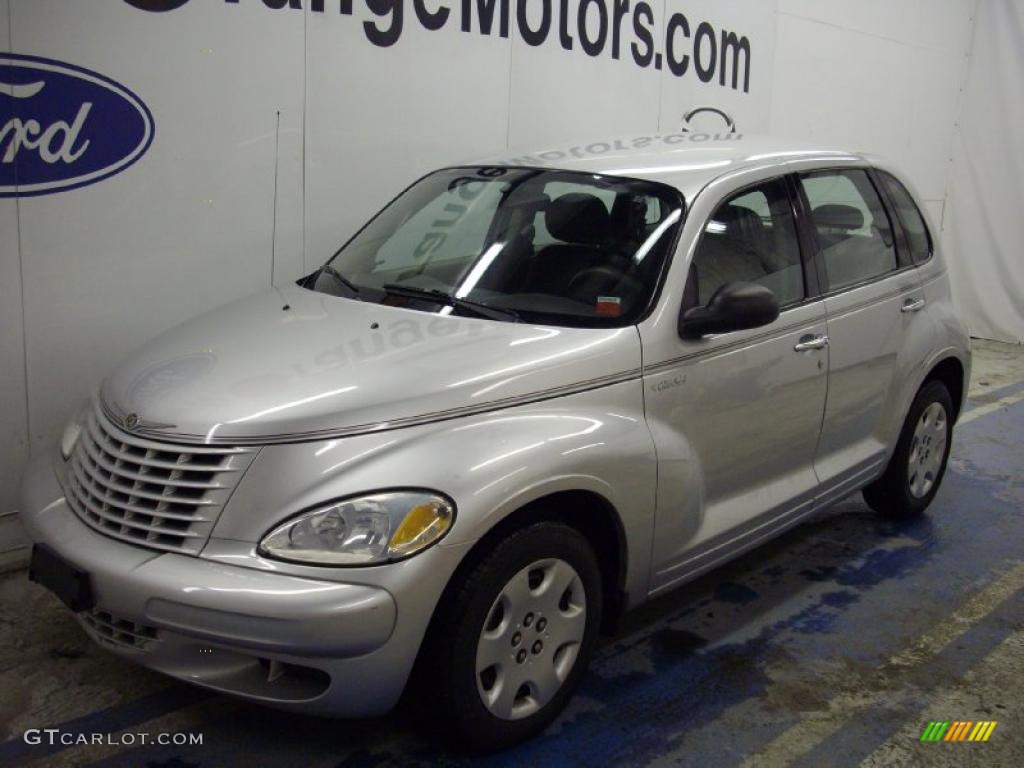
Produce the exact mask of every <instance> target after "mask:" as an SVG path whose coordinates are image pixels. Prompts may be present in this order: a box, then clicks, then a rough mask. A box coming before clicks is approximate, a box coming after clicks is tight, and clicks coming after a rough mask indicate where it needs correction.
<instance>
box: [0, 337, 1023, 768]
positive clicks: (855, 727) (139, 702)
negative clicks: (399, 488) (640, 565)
mask: <svg viewBox="0 0 1024 768" xmlns="http://www.w3.org/2000/svg"><path fill="white" fill-rule="evenodd" d="M970 399H971V402H970V406H969V410H968V411H967V412H966V413H965V414H964V417H963V418H962V421H961V424H960V425H959V426H958V427H957V430H956V437H955V440H954V445H953V455H952V458H951V460H950V466H949V473H948V475H947V477H946V480H945V482H944V484H943V486H942V489H941V491H940V493H939V495H938V497H937V499H936V501H935V503H934V505H933V507H932V509H931V510H930V514H929V515H928V516H927V517H925V518H924V519H921V520H917V521H913V522H909V523H902V524H899V523H893V522H888V521H884V520H881V519H879V518H877V517H876V516H875V515H873V514H872V513H871V512H870V511H869V510H868V509H867V508H866V507H865V505H864V503H863V502H862V501H861V499H860V497H859V496H857V497H855V498H851V499H849V500H847V501H844V502H843V503H841V504H839V505H838V506H836V507H835V508H834V509H832V510H830V511H829V512H828V513H827V514H822V515H820V516H818V517H817V518H816V519H814V520H812V521H810V522H808V523H806V524H804V525H801V526H800V527H799V528H797V529H795V530H793V531H791V532H790V533H788V534H787V535H785V536H784V537H782V538H780V539H778V540H776V541H775V542H773V543H771V544H769V545H767V546H764V547H762V548H760V549H758V550H756V551H754V552H752V553H750V554H749V555H747V556H745V557H743V558H741V559H740V560H737V561H735V562H734V563H732V564H730V565H728V566H726V567H724V568H721V569H719V570H717V571H715V572H714V573H712V574H710V575H708V576H706V577H704V578H702V579H700V580H699V581H697V582H695V583H693V584H690V585H688V586H687V587H684V588H683V589H681V590H679V591H678V592H676V593H673V594H671V595H669V596H666V597H665V598H662V599H660V600H659V601H657V603H656V604H653V605H650V606H646V607H644V608H643V609H641V610H640V611H639V612H638V613H637V614H635V615H633V616H631V617H630V618H629V620H628V621H627V625H626V627H625V628H624V629H623V631H622V632H621V633H620V634H619V635H618V636H617V637H615V638H612V639H610V640H608V641H607V642H606V643H605V645H604V646H603V647H602V648H601V650H600V652H599V653H598V655H597V658H596V659H595V660H594V663H593V665H592V669H591V672H590V674H589V675H588V677H587V678H586V680H585V682H584V684H583V687H582V690H581V692H580V694H579V695H578V696H577V697H576V699H575V701H574V702H573V704H572V705H571V708H570V710H569V711H568V712H567V713H566V714H565V715H564V716H563V717H562V718H561V720H560V721H559V722H558V723H557V724H556V725H555V726H554V727H553V728H552V729H551V730H550V731H549V733H547V734H546V735H545V736H543V737H542V738H539V739H537V740H536V741H534V742H532V743H530V744H527V745H525V746H523V747H521V748H519V749H518V750H514V751H512V752H509V753H505V754H502V755H499V756H495V757H492V758H490V759H487V760H484V761H479V762H481V763H485V764H488V765H494V766H506V765H507V766H520V765H531V766H533V765H587V766H589V768H594V767H595V766H601V765H615V766H633V765H637V766H639V765H701V766H743V767H744V768H747V767H748V766H750V767H753V766H757V768H771V766H783V765H794V766H808V767H811V766H813V767H815V768H821V767H824V766H856V765H862V766H917V765H922V766H932V765H935V766H947V765H948V766H954V765H956V766H974V765H977V766H994V767H998V766H1007V767H1009V766H1021V765H1024V697H1022V693H1021V692H1022V690H1024V516H1022V514H1021V510H1022V507H1024V477H1022V467H1024V347H1019V346H1009V345H1003V344H995V343H986V342H976V343H975V371H974V377H973V382H972V387H971V397H970ZM0 670H2V671H0V691H2V693H0V729H2V734H0V738H2V739H4V741H3V743H0V768H4V767H5V766H8V765H18V764H23V763H31V764H33V765H53V766H79V765H82V766H84V765H88V766H125V767H128V766H131V767H132V768H135V767H137V766H147V767H148V768H161V767H163V768H199V767H200V766H202V767H204V768H205V767H207V766H234V765H256V766H259V767H260V768H275V767H278V766H282V767H283V766H303V767H305V766H339V768H340V767H342V766H352V767H355V766H368V767H369V766H396V765H423V766H426V765H438V764H442V765H464V764H468V763H469V762H470V761H468V760H466V759H463V758H460V757H459V756H457V755H450V754H444V753H439V752H437V751H436V750H435V748H433V747H432V746H431V745H430V744H429V742H428V741H427V740H425V739H424V737H423V736H422V735H420V734H419V731H417V729H415V728H414V727H412V724H413V721H414V719H415V713H400V714H397V715H392V716H390V717H387V718H383V719H380V720H374V721H363V722H337V721H328V720H319V719H313V718H303V717H297V716H291V715H285V714H281V713H277V712H274V711H271V710H266V709H263V708H260V707H257V706H253V705H249V704H244V703H241V702H238V701H235V700H233V699H229V698H226V697H223V696H217V695H212V694H208V693H205V692H203V691H199V690H196V689H193V688H190V687H188V686H185V685H182V684H178V683H175V682H173V681H170V680H168V679H165V678H163V677H160V676H158V675H156V674H154V673H150V672H147V671H145V670H143V669H140V668H136V667H133V666H131V665H128V664H124V663H122V662H120V661H119V660H117V659H115V658H114V657H113V656H110V655H108V654H107V653H106V652H104V651H102V650H100V649H99V648H97V647H94V646H93V645H92V644H91V643H90V642H89V641H88V640H87V639H86V637H85V636H84V634H83V633H82V632H81V631H80V630H79V628H78V625H77V624H76V623H75V621H74V620H73V619H72V618H71V616H70V615H69V614H68V613H67V612H66V611H65V610H64V608H63V606H61V605H60V604H59V603H58V602H57V600H56V599H55V598H53V597H52V596H51V595H50V594H49V593H47V592H45V591H44V590H42V589H40V588H38V587H35V586H33V585H29V584H28V583H27V582H26V580H25V576H24V573H23V572H16V573H11V574H7V575H6V576H3V577H0ZM930 720H944V721H945V720H949V721H955V720H971V721H978V720H995V721H997V723H998V725H997V726H996V728H995V730H994V731H993V732H992V735H991V737H990V739H989V740H988V741H987V742H985V743H967V742H964V743H951V742H942V743H922V742H921V741H920V737H921V733H922V731H923V729H924V727H925V726H926V725H927V723H928V722H929V721H930ZM47 727H59V728H60V729H61V731H62V732H64V733H70V734H76V733H102V734H107V733H109V734H114V735H115V741H114V743H115V744H117V745H116V746H115V745H111V744H102V745H87V746H82V745H78V746H70V747H52V748H51V747H47V746H44V745H27V744H26V743H25V742H24V739H23V733H24V731H25V729H28V728H47ZM162 732H163V733H173V732H188V733H201V734H202V737H203V744H202V746H188V747H174V746H167V747H164V746H139V741H140V740H141V737H138V736H136V737H135V744H133V745H124V744H120V743H118V742H119V741H120V739H121V738H122V736H123V735H124V734H149V735H150V736H153V737H155V735H156V734H158V733H162Z"/></svg>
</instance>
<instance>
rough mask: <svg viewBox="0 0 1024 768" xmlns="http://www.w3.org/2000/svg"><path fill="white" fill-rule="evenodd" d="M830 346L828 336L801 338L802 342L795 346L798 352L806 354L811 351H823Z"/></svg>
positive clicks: (809, 335)
mask: <svg viewBox="0 0 1024 768" xmlns="http://www.w3.org/2000/svg"><path fill="white" fill-rule="evenodd" d="M827 346H828V336H813V335H811V334H809V333H808V334H807V335H806V336H801V337H800V341H798V342H797V343H796V344H794V345H793V349H794V351H796V352H806V351H807V350H809V349H822V348H824V347H827Z"/></svg>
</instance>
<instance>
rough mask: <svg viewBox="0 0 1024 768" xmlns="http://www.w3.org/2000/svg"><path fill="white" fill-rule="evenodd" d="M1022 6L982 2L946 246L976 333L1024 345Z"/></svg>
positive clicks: (1003, 0) (956, 146)
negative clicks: (951, 256)
mask: <svg viewBox="0 0 1024 768" xmlns="http://www.w3.org/2000/svg"><path fill="white" fill-rule="evenodd" d="M1022 95H1024V3H1020V2H1014V0H982V2H981V4H980V6H979V8H978V15H977V20H976V22H975V26H974V44H973V46H972V54H971V62H970V69H969V72H968V76H967V80H966V83H965V85H964V98H963V109H962V110H961V112H960V119H959V121H958V124H957V130H956V136H955V140H954V143H953V165H952V170H951V173H950V180H949V197H948V200H947V211H946V222H945V226H944V227H943V233H942V236H943V245H944V246H945V248H946V249H947V252H948V253H950V254H952V255H953V256H954V258H952V259H950V275H951V276H952V278H953V291H954V294H953V295H954V297H955V298H956V299H957V302H958V304H959V305H960V307H961V309H962V311H963V313H964V315H965V319H966V321H967V324H968V326H969V327H970V329H971V332H972V333H973V334H974V335H976V336H983V337H985V338H988V339H998V340H1001V341H1009V342H1016V343H1018V344H1021V343H1024V255H1022V245H1021V244H1022V243H1024V216H1021V201H1022V200H1024V141H1022V140H1021V128H1022V127H1024V99H1022Z"/></svg>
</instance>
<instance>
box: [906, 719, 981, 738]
mask: <svg viewBox="0 0 1024 768" xmlns="http://www.w3.org/2000/svg"><path fill="white" fill-rule="evenodd" d="M995 727H996V721H995V720H979V721H978V722H974V721H973V720H954V721H953V722H952V723H951V722H949V721H948V720H947V721H945V722H942V721H941V720H940V721H939V722H935V721H934V720H933V721H932V722H930V723H928V725H927V727H925V729H924V733H922V734H921V741H988V737H989V736H991V735H992V731H993V730H995Z"/></svg>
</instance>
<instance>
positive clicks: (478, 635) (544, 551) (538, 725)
mask: <svg viewBox="0 0 1024 768" xmlns="http://www.w3.org/2000/svg"><path fill="white" fill-rule="evenodd" d="M460 581H461V583H459V584H456V585H454V589H453V590H452V591H451V592H450V593H449V594H448V595H447V596H446V598H444V599H443V600H442V603H441V605H440V606H439V607H438V610H437V613H436V615H435V617H434V620H433V621H432V622H431V628H430V630H429V632H428V636H427V638H426V641H425V644H424V649H423V653H422V654H421V656H420V666H421V667H422V669H423V670H424V671H423V674H422V675H421V676H420V681H419V686H418V687H419V689H420V690H419V691H418V695H417V699H418V702H419V708H420V711H421V713H424V714H428V715H431V717H430V719H431V720H432V721H433V723H432V725H434V726H435V727H433V728H432V731H433V733H434V734H435V735H436V734H444V736H445V738H446V739H447V740H448V741H449V742H450V743H451V745H452V746H454V747H456V748H457V749H460V750H465V751H470V752H493V751H496V750H500V749H505V748H508V747H511V746H513V745H515V744H518V743H520V742H522V741H525V740H527V739H530V738H532V737H533V736H535V735H537V734H539V733H540V732H541V731H543V730H544V729H545V728H546V727H547V726H548V725H550V723H551V722H552V721H553V720H554V719H555V718H556V717H557V716H558V714H559V713H560V712H561V711H562V709H563V708H564V707H565V705H566V703H568V701H569V699H570V698H571V697H572V694H573V692H574V690H575V689H576V687H577V686H578V684H579V682H580V679H581V678H582V676H583V673H584V672H585V671H586V667H587V664H588V662H589V660H590V656H591V654H592V652H593V649H594V644H595V642H596V640H597V636H598V631H599V627H600V624H601V609H602V592H601V573H600V569H599V567H598V564H597V558H596V557H595V555H594V550H593V548H592V547H591V546H590V543H589V542H588V541H587V539H586V538H584V537H583V535H581V534H580V533H579V532H578V531H576V530H575V529H573V528H571V527H569V526H567V525H565V524H562V523H556V522H540V523H534V524H531V525H529V526H527V527H525V528H522V529H520V530H518V531H516V532H514V533H512V534H511V535H510V536H508V537H506V538H504V539H503V540H501V541H500V542H498V543H497V544H496V545H495V546H494V547H493V548H492V549H491V550H490V551H489V552H487V553H486V554H485V555H484V556H483V557H482V558H480V559H479V561H478V562H477V563H476V565H475V566H474V567H473V568H472V569H471V571H470V572H469V574H468V576H466V577H465V578H464V579H461V578H460ZM563 585H564V586H565V589H562V587H563ZM559 590H561V593H559ZM506 646H507V652H506ZM492 659H493V660H494V663H490V662H491V660H492ZM513 689H515V690H513Z"/></svg>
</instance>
